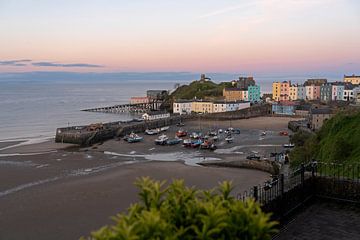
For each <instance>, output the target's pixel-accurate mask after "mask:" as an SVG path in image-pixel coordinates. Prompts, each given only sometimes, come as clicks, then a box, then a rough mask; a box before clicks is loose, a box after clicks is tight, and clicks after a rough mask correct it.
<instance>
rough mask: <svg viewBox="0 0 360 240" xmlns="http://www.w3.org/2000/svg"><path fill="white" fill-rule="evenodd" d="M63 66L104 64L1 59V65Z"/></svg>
mask: <svg viewBox="0 0 360 240" xmlns="http://www.w3.org/2000/svg"><path fill="white" fill-rule="evenodd" d="M30 65H31V66H35V67H63V68H101V67H104V66H102V65H97V64H89V63H57V62H49V61H43V62H33V60H30V59H17V60H0V66H13V67H25V66H30Z"/></svg>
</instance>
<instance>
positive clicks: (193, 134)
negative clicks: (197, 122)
mask: <svg viewBox="0 0 360 240" xmlns="http://www.w3.org/2000/svg"><path fill="white" fill-rule="evenodd" d="M199 137H200V135H199V134H198V133H197V132H193V133H191V134H190V138H193V139H198V138H199Z"/></svg>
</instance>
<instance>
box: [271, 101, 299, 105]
mask: <svg viewBox="0 0 360 240" xmlns="http://www.w3.org/2000/svg"><path fill="white" fill-rule="evenodd" d="M273 105H280V106H297V105H299V102H294V101H281V102H274V103H273Z"/></svg>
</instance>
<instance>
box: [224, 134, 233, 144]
mask: <svg viewBox="0 0 360 240" xmlns="http://www.w3.org/2000/svg"><path fill="white" fill-rule="evenodd" d="M225 141H226V142H228V143H232V142H233V141H234V138H233V137H232V136H231V135H229V136H227V137H226V138H225Z"/></svg>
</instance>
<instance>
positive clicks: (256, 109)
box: [55, 104, 271, 146]
mask: <svg viewBox="0 0 360 240" xmlns="http://www.w3.org/2000/svg"><path fill="white" fill-rule="evenodd" d="M267 115H271V106H270V105H265V104H264V105H257V106H252V107H250V108H246V109H241V110H239V111H233V112H223V113H211V114H202V115H198V114H191V115H181V116H180V115H173V116H171V117H170V118H166V119H159V120H154V121H143V122H130V123H124V122H111V123H105V124H102V126H101V128H99V129H96V130H93V131H90V130H89V129H88V126H73V127H65V128H58V129H56V136H55V141H56V142H59V143H72V144H77V145H80V146H90V145H92V144H95V143H99V142H103V141H106V140H108V139H112V138H115V137H121V136H125V135H126V134H129V133H131V132H135V133H140V132H144V131H145V130H146V129H153V128H160V127H164V126H169V125H175V124H177V123H179V122H185V121H186V120H191V119H198V117H199V116H200V118H201V119H204V120H205V119H206V120H207V119H213V120H230V119H244V118H251V117H260V116H267Z"/></svg>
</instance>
